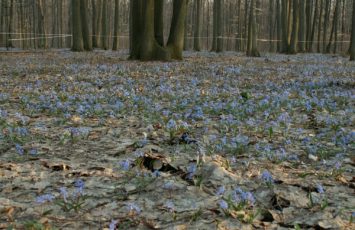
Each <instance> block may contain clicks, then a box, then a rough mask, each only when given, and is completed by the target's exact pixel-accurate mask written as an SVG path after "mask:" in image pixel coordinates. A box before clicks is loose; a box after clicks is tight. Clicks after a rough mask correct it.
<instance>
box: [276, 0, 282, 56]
mask: <svg viewBox="0 0 355 230" xmlns="http://www.w3.org/2000/svg"><path fill="white" fill-rule="evenodd" d="M281 25H282V21H281V4H280V0H276V27H277V30H276V33H277V40H278V41H277V52H281V51H282V49H281V47H282V42H281V41H282V26H281Z"/></svg>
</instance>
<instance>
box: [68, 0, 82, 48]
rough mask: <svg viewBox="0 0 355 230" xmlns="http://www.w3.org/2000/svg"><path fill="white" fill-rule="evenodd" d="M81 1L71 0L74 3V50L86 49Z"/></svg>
mask: <svg viewBox="0 0 355 230" xmlns="http://www.w3.org/2000/svg"><path fill="white" fill-rule="evenodd" d="M80 1H81V0H71V4H72V7H71V8H72V10H71V12H72V35H73V36H72V39H73V45H72V51H84V42H83V34H82V30H81V17H80Z"/></svg>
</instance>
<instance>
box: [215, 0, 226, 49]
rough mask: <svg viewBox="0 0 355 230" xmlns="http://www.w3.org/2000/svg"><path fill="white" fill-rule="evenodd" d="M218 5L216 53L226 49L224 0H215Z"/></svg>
mask: <svg viewBox="0 0 355 230" xmlns="http://www.w3.org/2000/svg"><path fill="white" fill-rule="evenodd" d="M215 1H217V3H218V8H217V49H216V52H222V51H223V49H224V42H223V41H224V38H223V33H224V31H223V13H222V11H223V2H224V1H223V0H215Z"/></svg>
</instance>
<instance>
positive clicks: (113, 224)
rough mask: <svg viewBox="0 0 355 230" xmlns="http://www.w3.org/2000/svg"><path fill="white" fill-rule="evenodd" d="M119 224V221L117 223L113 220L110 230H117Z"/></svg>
mask: <svg viewBox="0 0 355 230" xmlns="http://www.w3.org/2000/svg"><path fill="white" fill-rule="evenodd" d="M117 224H118V221H117V220H111V223H110V225H109V229H110V230H115V229H116V225H117Z"/></svg>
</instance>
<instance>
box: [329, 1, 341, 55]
mask: <svg viewBox="0 0 355 230" xmlns="http://www.w3.org/2000/svg"><path fill="white" fill-rule="evenodd" d="M339 10H340V0H336V4H335V9H334V15H333V25H332V30H331V33H330V38H329V42H328V45H327V49H326V53H330V49H331V45H332V40H333V37H334V53H335V50H336V48H337V41H338V40H337V36H338V17H339Z"/></svg>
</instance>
